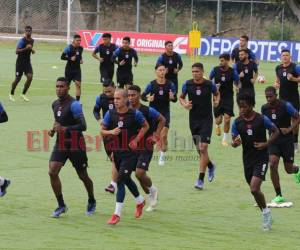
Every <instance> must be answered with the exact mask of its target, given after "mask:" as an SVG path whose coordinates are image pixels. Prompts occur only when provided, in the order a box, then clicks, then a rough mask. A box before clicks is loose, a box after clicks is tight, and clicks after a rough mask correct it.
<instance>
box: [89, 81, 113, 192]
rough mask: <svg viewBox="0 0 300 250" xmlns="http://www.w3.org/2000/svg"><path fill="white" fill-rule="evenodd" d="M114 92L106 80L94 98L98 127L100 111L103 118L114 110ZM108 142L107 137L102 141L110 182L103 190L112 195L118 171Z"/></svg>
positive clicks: (111, 84)
mask: <svg viewBox="0 0 300 250" xmlns="http://www.w3.org/2000/svg"><path fill="white" fill-rule="evenodd" d="M115 90H116V87H115V84H114V82H113V81H111V80H106V81H105V82H104V83H103V93H102V94H100V95H99V96H97V98H96V103H95V106H94V110H93V114H94V117H95V119H96V120H97V121H98V122H99V124H100V125H101V123H102V119H101V115H100V111H101V110H102V117H104V115H105V114H106V112H107V111H108V110H112V109H114V108H115V105H114V94H115ZM110 141H111V140H110V138H109V137H106V138H104V139H103V143H104V149H105V152H106V155H107V157H108V158H109V159H110V160H111V162H112V181H111V183H110V184H109V185H108V186H107V187H106V188H105V191H106V192H109V193H112V194H113V193H114V192H115V189H116V188H117V179H118V171H117V170H116V166H115V164H114V162H113V159H112V151H111V149H110V148H109V147H108V144H109V142H110Z"/></svg>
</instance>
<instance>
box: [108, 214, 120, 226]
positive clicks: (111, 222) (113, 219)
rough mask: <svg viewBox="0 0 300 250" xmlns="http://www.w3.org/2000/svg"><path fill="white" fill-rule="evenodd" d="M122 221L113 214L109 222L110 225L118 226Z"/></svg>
mask: <svg viewBox="0 0 300 250" xmlns="http://www.w3.org/2000/svg"><path fill="white" fill-rule="evenodd" d="M119 221H120V216H118V215H116V214H113V215H112V216H111V218H110V219H109V220H108V221H107V224H108V225H116V224H117V223H118V222H119Z"/></svg>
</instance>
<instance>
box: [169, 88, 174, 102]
mask: <svg viewBox="0 0 300 250" xmlns="http://www.w3.org/2000/svg"><path fill="white" fill-rule="evenodd" d="M174 98H175V95H174V93H173V92H172V91H171V90H170V91H169V99H170V100H174Z"/></svg>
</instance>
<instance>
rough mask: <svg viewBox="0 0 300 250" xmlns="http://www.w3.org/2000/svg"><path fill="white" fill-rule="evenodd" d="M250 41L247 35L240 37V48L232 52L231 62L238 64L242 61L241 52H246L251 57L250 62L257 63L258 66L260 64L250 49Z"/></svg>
mask: <svg viewBox="0 0 300 250" xmlns="http://www.w3.org/2000/svg"><path fill="white" fill-rule="evenodd" d="M248 41H249V37H248V36H246V35H242V36H241V37H240V43H239V46H238V47H236V48H234V49H233V50H232V52H231V60H232V62H233V63H237V62H239V61H240V57H239V52H240V50H246V52H247V53H248V55H249V60H250V61H253V62H255V63H256V64H258V61H257V60H256V56H255V54H254V53H253V51H252V50H251V49H249V48H248Z"/></svg>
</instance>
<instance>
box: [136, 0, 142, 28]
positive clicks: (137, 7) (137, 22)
mask: <svg viewBox="0 0 300 250" xmlns="http://www.w3.org/2000/svg"><path fill="white" fill-rule="evenodd" d="M140 5H141V1H140V0H136V32H140V7H141V6H140Z"/></svg>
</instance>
